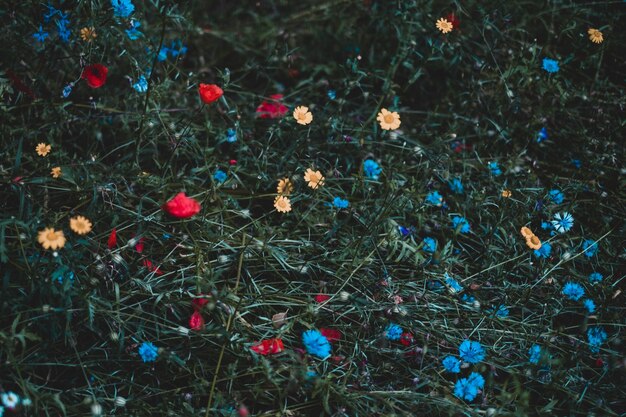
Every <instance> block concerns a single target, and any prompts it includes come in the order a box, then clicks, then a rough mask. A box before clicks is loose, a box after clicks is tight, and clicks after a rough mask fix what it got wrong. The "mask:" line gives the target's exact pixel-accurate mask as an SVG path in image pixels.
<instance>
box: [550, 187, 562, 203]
mask: <svg viewBox="0 0 626 417" xmlns="http://www.w3.org/2000/svg"><path fill="white" fill-rule="evenodd" d="M548 195H549V196H550V200H552V202H553V203H554V204H561V203H562V202H563V201H564V200H565V196H564V195H563V193H562V192H561V191H560V190H550V191H549V192H548Z"/></svg>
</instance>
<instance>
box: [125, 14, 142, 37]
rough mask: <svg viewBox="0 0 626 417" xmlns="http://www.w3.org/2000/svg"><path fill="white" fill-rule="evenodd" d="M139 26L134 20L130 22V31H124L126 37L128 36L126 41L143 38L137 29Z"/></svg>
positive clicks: (139, 23)
mask: <svg viewBox="0 0 626 417" xmlns="http://www.w3.org/2000/svg"><path fill="white" fill-rule="evenodd" d="M139 26H141V22H139V21H137V20H135V19H132V20H131V21H130V29H126V36H128V39H130V40H131V41H136V40H137V39H139V38H140V37H142V36H143V33H142V32H141V31H140V30H139V29H138V28H139Z"/></svg>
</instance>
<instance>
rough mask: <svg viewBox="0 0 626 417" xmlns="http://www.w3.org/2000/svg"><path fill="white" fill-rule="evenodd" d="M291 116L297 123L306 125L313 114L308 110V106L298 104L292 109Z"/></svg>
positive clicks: (310, 120) (311, 119)
mask: <svg viewBox="0 0 626 417" xmlns="http://www.w3.org/2000/svg"><path fill="white" fill-rule="evenodd" d="M293 118H294V119H296V122H298V124H301V125H308V124H309V123H311V122H312V121H313V114H312V113H311V112H310V111H309V108H308V107H306V106H298V107H296V109H295V110H294V111H293Z"/></svg>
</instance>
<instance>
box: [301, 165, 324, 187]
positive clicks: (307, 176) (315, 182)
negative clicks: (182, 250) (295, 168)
mask: <svg viewBox="0 0 626 417" xmlns="http://www.w3.org/2000/svg"><path fill="white" fill-rule="evenodd" d="M304 180H305V181H306V182H307V183H308V185H309V187H311V188H313V189H315V188H317V187H319V186H322V185H324V176H323V175H322V173H321V172H319V171H313V170H312V169H311V168H308V169H307V170H306V172H305V173H304Z"/></svg>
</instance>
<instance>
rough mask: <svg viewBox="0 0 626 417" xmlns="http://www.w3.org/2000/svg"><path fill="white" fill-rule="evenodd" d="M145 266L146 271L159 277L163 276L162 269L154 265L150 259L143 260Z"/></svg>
mask: <svg viewBox="0 0 626 417" xmlns="http://www.w3.org/2000/svg"><path fill="white" fill-rule="evenodd" d="M143 266H145V267H146V269H148V271H150V272H154V273H155V274H157V275H163V271H161V268H159V267H158V266H156V265H155V264H153V263H152V261H150V260H148V259H144V260H143Z"/></svg>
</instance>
